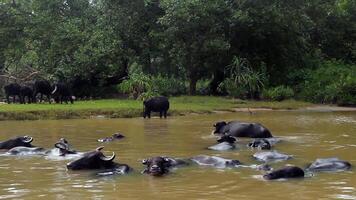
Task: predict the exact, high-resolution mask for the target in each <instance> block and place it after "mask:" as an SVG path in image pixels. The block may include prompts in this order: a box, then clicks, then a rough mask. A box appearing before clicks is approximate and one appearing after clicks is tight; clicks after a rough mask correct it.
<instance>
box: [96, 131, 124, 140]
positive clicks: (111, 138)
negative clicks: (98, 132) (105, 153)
mask: <svg viewBox="0 0 356 200" xmlns="http://www.w3.org/2000/svg"><path fill="white" fill-rule="evenodd" d="M124 137H125V136H124V135H122V134H121V133H114V134H113V135H112V136H110V137H105V138H100V139H98V142H112V141H114V140H120V139H122V138H124Z"/></svg>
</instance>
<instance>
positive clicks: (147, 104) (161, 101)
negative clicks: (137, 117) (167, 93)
mask: <svg viewBox="0 0 356 200" xmlns="http://www.w3.org/2000/svg"><path fill="white" fill-rule="evenodd" d="M143 105H144V111H143V118H146V117H148V118H151V112H159V117H160V118H162V115H163V116H164V118H167V111H168V109H169V101H168V98H167V97H153V98H150V99H147V100H145V101H144V102H143Z"/></svg>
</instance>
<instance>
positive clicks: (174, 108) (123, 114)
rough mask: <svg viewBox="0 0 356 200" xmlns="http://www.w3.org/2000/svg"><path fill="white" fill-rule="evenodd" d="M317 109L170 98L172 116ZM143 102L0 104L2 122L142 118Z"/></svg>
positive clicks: (297, 103) (221, 99)
mask: <svg viewBox="0 0 356 200" xmlns="http://www.w3.org/2000/svg"><path fill="white" fill-rule="evenodd" d="M312 106H316V105H313V104H311V103H306V102H300V101H294V100H288V101H282V102H266V101H244V100H239V99H230V98H224V97H209V96H180V97H171V98H170V110H169V115H171V116H172V115H173V116H174V115H186V114H190V113H213V112H221V111H226V112H237V111H243V110H241V109H245V110H246V109H247V108H248V109H247V111H248V112H249V111H251V110H252V111H253V110H256V109H272V110H280V109H282V110H292V109H301V108H308V107H312ZM142 109H143V106H142V102H141V101H136V100H128V99H124V100H122V99H106V100H90V101H77V102H75V103H74V104H73V105H72V104H48V103H42V104H26V105H20V104H0V120H41V119H86V118H95V117H105V118H130V117H139V116H142Z"/></svg>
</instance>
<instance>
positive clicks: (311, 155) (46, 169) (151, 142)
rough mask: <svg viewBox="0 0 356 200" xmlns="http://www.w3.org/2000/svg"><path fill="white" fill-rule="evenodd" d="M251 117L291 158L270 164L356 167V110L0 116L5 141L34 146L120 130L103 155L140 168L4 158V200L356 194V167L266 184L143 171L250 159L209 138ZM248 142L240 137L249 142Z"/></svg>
mask: <svg viewBox="0 0 356 200" xmlns="http://www.w3.org/2000/svg"><path fill="white" fill-rule="evenodd" d="M233 119H238V120H241V121H254V122H260V123H262V124H264V125H265V126H266V127H268V128H269V129H270V130H271V131H272V132H273V134H274V135H275V136H278V137H280V138H281V139H282V140H283V142H281V143H278V144H277V145H276V146H275V149H276V150H277V151H279V152H281V153H286V154H291V155H293V156H294V159H292V160H288V161H285V162H279V163H276V164H273V165H272V166H273V167H274V168H278V167H280V166H284V165H286V164H293V165H298V166H301V167H304V166H305V165H306V164H307V163H309V162H311V161H313V160H315V159H316V158H326V157H339V158H340V159H344V160H348V161H350V162H351V163H352V164H353V165H356V156H355V155H356V112H300V111H289V112H275V111H273V112H268V111H266V112H257V113H255V114H253V115H250V114H248V113H221V114H212V115H189V116H184V117H170V118H168V119H166V120H165V119H158V118H153V119H146V120H144V119H141V118H134V119H90V120H55V121H2V122H0V140H4V139H7V138H9V137H13V136H15V135H24V134H27V135H31V136H33V137H34V141H33V144H34V145H37V146H41V147H45V148H51V147H52V145H53V144H54V142H55V141H57V140H58V139H59V138H60V137H65V138H66V139H67V140H68V141H69V142H71V144H72V145H73V147H74V148H75V149H77V150H79V151H89V150H92V149H94V148H96V147H98V146H100V145H102V144H101V143H98V142H97V141H96V140H97V139H98V138H101V137H105V136H110V135H111V134H112V133H114V132H118V131H121V132H122V133H123V134H124V135H125V136H126V138H125V139H123V140H121V141H117V142H112V143H106V144H104V146H105V149H104V150H105V153H106V154H107V155H110V154H111V152H112V151H114V152H115V153H116V155H117V156H116V158H115V161H116V162H120V163H126V164H129V165H130V166H131V167H133V168H134V169H135V171H134V172H133V173H132V174H130V175H126V176H111V177H100V178H98V177H95V176H93V175H92V173H91V172H77V171H76V172H72V171H67V170H66V167H65V165H66V163H67V162H68V160H48V159H45V158H43V157H36V156H32V157H6V156H0V199H171V200H174V199H356V189H355V187H356V174H355V168H354V169H353V170H350V171H346V172H338V173H317V174H314V175H313V176H312V177H309V178H304V179H298V180H287V181H264V180H262V179H261V175H262V174H263V173H262V172H260V171H254V170H251V169H246V168H238V169H226V170H221V169H211V168H206V167H198V166H190V167H185V168H181V169H178V170H175V171H173V172H172V173H170V174H169V175H167V176H164V177H151V176H147V175H141V174H140V171H141V170H142V169H143V166H142V164H141V160H142V159H144V158H147V157H151V156H158V155H166V156H173V157H182V158H189V157H191V156H195V155H200V154H206V155H216V156H221V157H225V158H232V159H238V160H240V161H241V162H244V163H246V164H254V163H256V164H257V163H259V162H257V161H255V160H254V159H252V157H251V155H252V154H253V153H254V152H255V150H250V149H247V148H244V145H243V147H242V148H241V149H240V150H234V151H228V152H216V151H211V150H207V149H206V148H207V147H208V146H210V145H213V144H215V138H214V137H212V136H210V133H211V130H212V124H213V123H214V122H216V121H219V120H233ZM248 141H249V140H241V141H240V143H242V144H246V143H247V142H248Z"/></svg>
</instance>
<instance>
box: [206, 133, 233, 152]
mask: <svg viewBox="0 0 356 200" xmlns="http://www.w3.org/2000/svg"><path fill="white" fill-rule="evenodd" d="M235 141H236V139H235V138H234V137H232V136H230V135H223V136H222V137H220V138H219V139H218V140H217V142H218V143H219V144H216V145H213V146H210V147H208V149H210V150H216V151H226V150H232V149H235V148H236V146H235V144H234V143H235Z"/></svg>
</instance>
